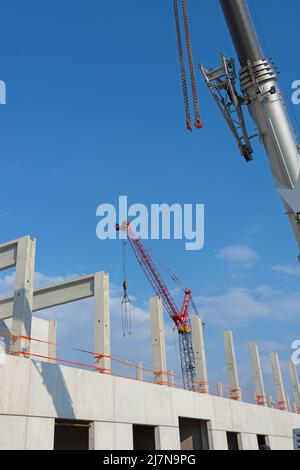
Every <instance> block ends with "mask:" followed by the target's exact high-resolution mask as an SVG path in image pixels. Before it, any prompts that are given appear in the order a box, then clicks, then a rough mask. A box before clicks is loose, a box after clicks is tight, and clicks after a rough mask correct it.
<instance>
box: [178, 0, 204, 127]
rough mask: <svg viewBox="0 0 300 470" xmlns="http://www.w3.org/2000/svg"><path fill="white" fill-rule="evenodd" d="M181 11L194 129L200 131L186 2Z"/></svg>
mask: <svg viewBox="0 0 300 470" xmlns="http://www.w3.org/2000/svg"><path fill="white" fill-rule="evenodd" d="M182 11H183V19H184V28H185V37H186V46H187V52H188V59H189V67H190V76H191V85H192V93H193V102H194V111H195V127H196V128H197V129H201V128H202V127H203V123H202V120H201V117H200V110H199V101H198V93H197V86H196V79H195V68H194V61H193V53H192V46H191V35H190V28H189V20H188V12H187V6H186V0H182Z"/></svg>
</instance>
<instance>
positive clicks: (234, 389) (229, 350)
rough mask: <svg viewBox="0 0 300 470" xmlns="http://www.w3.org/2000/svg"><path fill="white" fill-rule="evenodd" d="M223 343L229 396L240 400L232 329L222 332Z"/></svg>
mask: <svg viewBox="0 0 300 470" xmlns="http://www.w3.org/2000/svg"><path fill="white" fill-rule="evenodd" d="M224 345H225V356H226V367H227V374H228V381H229V386H230V396H231V398H232V399H234V400H242V393H241V389H240V383H239V376H238V370H237V364H236V356H235V349H234V342H233V335H232V331H225V332H224Z"/></svg>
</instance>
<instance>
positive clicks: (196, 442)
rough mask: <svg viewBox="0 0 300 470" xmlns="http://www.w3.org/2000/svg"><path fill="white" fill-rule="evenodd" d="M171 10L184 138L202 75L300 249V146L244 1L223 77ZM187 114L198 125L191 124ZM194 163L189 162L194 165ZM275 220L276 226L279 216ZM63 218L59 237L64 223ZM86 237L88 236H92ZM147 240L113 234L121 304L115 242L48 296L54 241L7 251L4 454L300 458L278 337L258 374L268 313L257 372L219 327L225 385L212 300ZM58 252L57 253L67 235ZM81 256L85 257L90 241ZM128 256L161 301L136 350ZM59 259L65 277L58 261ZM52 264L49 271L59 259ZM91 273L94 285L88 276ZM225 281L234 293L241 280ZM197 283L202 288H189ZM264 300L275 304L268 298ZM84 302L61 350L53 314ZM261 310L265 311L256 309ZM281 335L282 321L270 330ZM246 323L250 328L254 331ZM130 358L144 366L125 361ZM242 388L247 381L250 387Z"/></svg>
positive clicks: (1, 365) (148, 307)
mask: <svg viewBox="0 0 300 470" xmlns="http://www.w3.org/2000/svg"><path fill="white" fill-rule="evenodd" d="M169 4H170V6H171V8H170V10H171V13H172V15H173V13H174V20H175V32H176V37H177V46H178V53H179V66H180V71H181V79H182V85H183V95H184V105H185V120H186V127H187V130H188V131H192V130H195V129H196V130H197V132H198V130H199V132H202V129H203V127H204V123H203V121H202V115H201V114H200V106H199V96H198V92H197V81H198V79H197V78H196V77H197V75H200V76H201V77H200V78H201V79H202V82H203V83H204V84H206V85H207V87H205V92H206V94H207V95H208V96H209V98H211V96H210V95H212V98H213V100H210V101H209V103H211V102H212V101H214V102H215V103H216V104H217V108H218V113H219V114H218V116H219V118H220V120H221V119H222V116H223V118H224V119H225V123H226V124H227V126H226V132H227V131H228V127H229V130H230V132H231V134H232V135H233V137H234V145H235V147H234V148H235V149H236V151H237V153H239V154H240V155H241V157H242V160H243V163H244V162H246V164H247V165H248V164H249V163H250V164H251V162H252V160H253V156H254V153H255V151H254V148H253V139H256V140H257V141H258V143H259V145H260V147H261V148H263V147H264V151H265V154H267V157H268V161H269V166H270V167H271V173H272V182H273V184H274V183H275V187H276V189H277V191H278V193H279V195H280V198H281V199H282V202H283V207H284V209H283V210H284V211H285V218H284V221H285V219H286V221H285V225H288V223H289V225H290V226H291V229H292V230H291V233H292V234H293V236H294V238H295V239H296V244H297V246H298V249H299V248H300V155H299V145H298V143H297V136H296V133H295V131H294V128H293V125H292V124H291V117H290V115H289V111H288V109H287V107H286V105H285V101H284V96H283V93H282V92H281V89H280V82H279V79H278V71H277V69H276V66H275V64H274V63H273V62H272V60H271V59H269V58H267V57H266V55H265V53H264V51H263V47H262V45H261V44H260V40H259V37H258V35H257V32H256V29H255V26H254V21H253V18H252V15H251V8H250V9H249V6H248V4H247V2H246V0H220V1H218V2H217V1H216V4H217V7H218V9H219V10H220V13H221V14H222V20H224V18H225V22H224V24H223V27H224V29H225V27H226V26H227V28H228V30H229V33H230V37H231V39H232V42H233V45H234V47H235V51H236V55H237V59H238V60H237V61H234V60H233V59H228V58H227V56H226V55H225V53H222V54H221V62H220V64H219V65H218V67H217V68H215V69H212V68H206V66H204V65H202V64H199V67H198V68H197V70H196V67H195V66H194V61H193V60H194V59H193V56H192V44H191V35H190V26H189V25H190V23H191V20H190V19H189V17H188V10H187V5H188V2H186V1H185V0H182V1H177V0H172V1H171V0H170V1H169ZM173 26H174V24H173ZM173 39H174V38H173ZM221 46H222V45H220V47H221ZM185 49H186V53H185V52H184V51H185ZM187 65H188V66H187ZM177 66H178V64H177ZM239 67H240V70H239V69H238V68H239ZM237 69H238V70H237ZM188 72H189V73H188ZM188 75H189V80H190V84H189V82H188ZM189 88H190V89H191V96H192V100H191V103H192V104H190V100H189V94H190V92H189ZM212 105H214V103H213V104H212ZM191 108H193V109H194V112H195V119H194V122H193V119H192V117H191ZM248 114H249V116H248ZM246 116H247V117H246ZM249 121H251V122H252V124H253V128H254V129H253V134H252V131H250V130H249ZM200 130H201V131H200ZM224 132H225V131H224ZM228 133H229V132H227V134H228ZM230 137H231V136H230V133H229V136H228V135H226V139H228V140H229V138H230ZM261 144H262V145H261ZM262 146H263V147H262ZM185 158H186V159H187V160H188V155H185ZM79 166H80V165H79ZM112 166H113V163H112ZM80 171H81V170H80V169H79V172H80ZM187 184H188V183H187ZM151 189H152V190H153V188H151ZM54 190H55V188H54ZM54 192H55V191H54ZM204 196H205V195H204ZM217 197H218V198H219V197H220V198H221V197H222V196H221V195H219V194H218V196H217ZM250 204H251V201H250ZM278 205H279V204H278ZM208 210H209V209H208ZM264 210H265V208H263V209H262V212H263V211H264ZM276 210H277V211H278V212H280V208H278V206H277V207H276ZM56 211H57V214H58V213H59V211H60V208H58V209H57V208H55V213H56ZM45 217H46V216H45ZM57 217H58V219H57V220H58V222H57V230H58V226H59V225H61V220H60V218H59V215H58V216H57ZM214 221H215V223H216V224H217V221H216V219H214ZM84 223H85V222H84V221H83V220H80V222H79V224H80V225H82V226H83V225H84ZM137 226H138V224H137V223H136V224H134V221H133V220H117V221H116V224H115V225H114V232H115V237H116V238H117V237H119V238H120V240H115V241H113V242H111V243H115V244H116V245H117V244H118V247H121V250H122V259H121V261H120V269H119V271H120V272H121V274H120V275H119V278H118V282H119V284H120V285H119V286H118V289H119V290H118V292H117V294H116V282H115V277H116V276H115V275H114V273H110V272H108V271H109V269H108V267H107V266H106V259H105V261H102V260H101V249H102V250H103V251H102V252H103V253H104V252H106V251H107V252H108V251H109V248H108V246H109V245H105V243H106V242H105V241H101V243H100V242H99V246H100V255H99V256H98V254H97V257H98V258H97V263H96V264H97V266H99V270H95V271H96V272H92V274H78V275H76V276H66V275H65V273H61V276H60V274H58V276H57V277H56V278H55V279H54V277H53V280H52V282H51V279H50V278H49V279H50V280H49V279H47V280H46V281H43V282H42V283H40V284H39V283H38V282H37V280H38V279H39V277H41V274H40V266H42V265H43V257H44V256H45V255H44V253H45V251H44V246H45V245H44V241H43V242H42V243H41V246H39V237H38V236H37V237H36V238H35V234H34V233H30V234H28V233H27V225H26V229H25V233H24V232H22V233H21V234H20V227H18V229H17V230H18V231H16V233H18V235H17V236H16V237H14V238H12V239H10V240H1V242H0V272H1V273H2V271H3V274H4V275H5V273H8V274H7V277H6V278H5V277H3V276H2V277H1V278H0V450H112V451H114V450H116V451H117V450H123V451H127V450H130V451H139V450H152V451H167V450H172V451H193V450H195V451H198V450H252V451H258V450H285V451H287V450H300V384H299V377H298V367H299V366H298V364H297V363H296V361H295V360H293V357H292V353H291V358H290V360H288V361H286V363H285V367H286V373H283V370H282V368H283V361H282V360H281V357H280V352H281V351H282V349H281V351H276V349H275V341H274V342H272V341H271V340H272V338H271V336H270V338H268V339H269V340H270V343H271V349H270V350H268V357H267V359H266V358H265V355H264V358H263V360H262V357H261V351H260V345H259V338H261V337H262V336H261V331H260V330H262V329H263V328H260V326H259V325H260V323H259V322H260V321H261V322H263V320H264V319H263V318H262V317H263V314H264V311H263V314H262V315H261V317H259V318H258V321H257V325H256V327H255V328H256V329H254V330H253V331H254V333H255V332H256V333H257V336H258V339H257V341H256V340H255V339H254V341H252V340H251V338H253V331H251V334H250V333H249V334H245V333H244V332H245V330H242V327H241V331H243V341H244V343H246V349H247V355H248V356H247V360H246V362H247V366H244V364H243V365H242V364H241V366H240V364H239V360H238V357H237V354H236V341H237V336H238V334H239V327H236V330H237V331H234V332H233V329H232V327H231V324H232V322H233V320H232V317H230V316H229V317H228V319H227V318H226V316H225V317H224V318H222V324H221V325H222V326H223V325H224V324H225V325H228V326H227V327H225V328H223V331H222V334H219V332H220V326H219V325H218V336H217V338H218V339H217V341H218V342H220V343H221V344H222V350H223V351H224V353H223V356H222V357H219V361H220V362H221V363H222V368H223V370H224V375H225V376H226V380H227V381H224V380H222V381H216V380H215V377H216V373H215V371H213V370H212V368H210V367H209V365H208V363H209V361H208V358H209V357H210V354H211V355H213V353H214V354H216V352H215V351H214V350H213V349H214V344H213V341H212V340H211V339H210V341H209V347H208V346H207V341H206V339H207V325H210V322H212V325H211V326H210V328H211V329H212V328H214V323H213V319H211V318H210V317H209V315H208V314H207V310H205V309H204V314H203V312H202V306H203V304H204V300H203V298H204V293H203V294H202V300H201V297H199V296H197V295H196V294H194V292H195V289H194V288H193V289H191V288H189V287H187V286H186V285H185V284H184V283H183V282H182V281H181V280H179V277H178V276H180V277H181V274H182V272H181V271H180V264H178V263H176V253H173V252H172V253H171V256H172V259H173V260H174V264H175V265H176V266H177V268H176V272H177V271H178V270H179V272H178V275H177V274H174V273H173V271H171V269H170V268H169V267H167V266H166V265H165V264H164V263H163V261H161V259H160V258H159V257H158V255H157V256H156V253H155V250H154V249H153V250H152V247H151V248H150V247H149V245H151V244H150V242H149V243H148V241H145V242H144V240H143V239H142V237H140V236H139V235H140V234H139V233H138V229H137ZM54 229H55V227H54ZM69 229H70V231H71V228H70V227H69ZM22 230H23V229H22ZM47 230H48V227H47ZM51 230H53V227H52V228H51ZM273 230H276V227H275V225H274V229H273ZM286 230H288V227H286ZM74 232H75V231H74ZM74 232H72V234H71V233H70V235H69V236H70V238H71V236H73V233H74ZM52 233H53V232H52ZM222 236H223V234H222ZM78 238H80V236H79V237H78ZM54 243H57V246H58V245H60V240H59V235H58V234H57V239H56V242H54ZM161 243H168V241H164V242H161ZM70 244H71V242H70ZM101 244H102V245H101ZM74 246H75V245H74ZM76 246H80V241H79V242H78V245H76ZM82 246H83V251H82V252H80V253H79V254H78V252H76V254H74V257H70V260H71V261H70V263H74V271H73V272H81V271H82V270H80V268H79V269H78V268H77V266H76V265H75V263H77V262H78V260H80V262H83V263H85V261H84V258H85V256H87V253H88V251H89V244H88V243H86V244H84V243H82ZM110 246H112V245H110ZM292 248H293V250H294V248H295V246H293V247H292ZM127 252H128V253H127ZM129 255H130V256H131V258H133V259H134V263H135V268H136V271H137V277H138V278H139V279H140V278H141V282H144V283H145V284H146V285H147V287H149V289H150V292H152V295H151V296H150V298H148V297H147V298H145V297H144V296H143V294H141V297H143V299H142V301H141V302H140V304H139V308H140V310H139V311H138V313H139V315H140V316H142V315H144V316H146V318H147V319H149V323H144V324H143V325H147V328H148V329H149V332H148V333H147V334H146V335H145V336H143V337H142V338H141V339H140V341H141V342H140V343H135V340H136V339H135V336H134V330H135V325H134V322H135V321H137V318H138V316H137V306H135V305H134V304H135V302H136V303H137V300H136V298H135V296H134V295H133V294H132V292H131V284H130V281H129V279H128V278H130V275H128V270H129V268H128V257H129ZM103 256H104V255H103ZM108 256H109V255H108ZM209 256H212V255H209ZM93 257H95V255H93ZM53 258H54V259H53V266H55V263H58V261H59V255H58V256H57V257H56V256H54V257H53ZM223 258H224V256H223ZM295 258H297V253H295ZM75 259H76V260H77V261H75ZM189 259H190V260H191V259H192V258H189ZM299 260H300V255H299ZM246 261H247V260H246ZM47 262H49V263H50V264H51V269H52V270H53V269H54V268H53V266H52V259H48V260H47ZM130 263H131V261H130ZM132 263H133V262H132ZM87 264H88V263H87ZM37 266H38V269H37ZM91 266H94V265H93V264H92V263H91ZM178 267H179V269H178ZM130 269H131V268H130ZM76 270H77V271H76ZM84 270H85V271H87V272H89V270H88V267H87V268H86V267H85V268H84ZM91 271H92V270H91ZM130 272H131V271H130ZM234 274H236V273H234ZM238 274H239V275H240V274H241V273H240V272H239V273H238ZM228 278H229V279H230V282H232V283H233V282H235V279H234V277H233V276H232V278H230V276H229V275H228ZM112 279H113V281H112ZM120 279H121V282H120ZM167 279H168V280H167ZM5 282H6V283H9V288H10V293H9V294H8V290H7V291H6V290H4V288H3V286H4V285H5ZM169 282H170V283H169ZM171 282H172V283H173V284H175V287H173V284H171ZM189 282H191V285H194V282H193V281H191V278H189ZM246 282H247V279H246ZM263 288H264V291H263V292H264V293H265V292H266V286H265V284H264V285H263ZM1 289H2V290H1ZM201 289H202V287H201ZM240 292H241V291H240ZM243 292H245V291H243ZM271 295H273V291H272V292H271ZM243 298H244V297H243ZM88 299H89V300H88ZM85 300H88V301H89V302H90V303H89V308H90V310H91V312H92V315H91V316H90V317H87V316H85V314H84V313H82V318H81V320H82V324H80V323H79V321H78V322H77V320H75V319H74V325H75V326H74V327H73V329H71V325H70V331H71V332H68V334H69V336H68V338H74V341H73V339H72V341H71V340H68V341H64V336H63V335H60V333H61V331H60V328H61V329H63V326H62V324H61V323H60V316H59V313H58V314H57V315H55V309H56V308H64V307H65V306H67V305H70V309H71V310H70V311H71V312H72V315H73V316H76V315H77V313H78V312H80V308H81V305H83V304H81V303H80V302H82V301H85ZM201 302H202V303H201ZM221 303H222V302H221ZM76 305H79V307H77V308H76ZM273 305H274V304H272V306H273ZM284 305H286V312H283V313H284V314H286V316H287V319H289V312H288V308H289V306H290V305H291V302H289V303H286V304H284ZM254 307H256V304H254V303H253V304H251V308H254ZM229 308H231V305H229ZM232 308H234V305H232ZM280 308H281V307H280ZM290 308H292V307H290ZM112 311H113V313H112ZM44 312H46V313H47V315H44ZM115 312H117V315H118V322H119V324H120V330H121V333H122V334H123V338H127V339H128V341H130V342H131V344H132V345H133V346H132V348H133V349H132V350H131V351H128V350H126V348H125V347H124V349H122V344H127V343H122V334H119V333H120V332H119V331H118V332H116V331H115V328H114V325H115V323H114V322H113V321H114V316H115ZM43 315H44V316H43ZM52 315H53V316H52ZM79 316H80V315H79ZM147 321H148V320H147ZM276 321H277V320H276V318H274V320H273V323H276ZM243 322H246V328H247V318H243ZM87 324H88V326H87V327H88V328H89V331H90V332H92V337H93V344H92V345H91V344H90V343H89V341H87V340H86V336H85V329H84V328H85V327H86V325H87ZM80 325H81V326H80ZM84 325H85V326H84ZM76 328H77V331H76V332H75V329H76ZM278 328H279V329H280V328H281V327H280V321H279V326H278ZM295 328H296V324H295V325H294V326H293V324H291V326H290V329H288V327H287V330H288V333H286V335H287V337H288V338H289V339H290V338H293V336H291V335H293V334H295V332H294V331H293V329H295ZM138 331H140V330H138ZM209 331H211V330H209ZM75 333H76V334H75ZM81 333H82V335H81ZM64 334H65V332H64ZM71 335H73V336H71ZM76 335H77V336H76ZM222 335H223V336H222ZM270 335H271V333H270ZM170 337H172V341H174V344H175V346H174V348H175V353H174V351H173V349H171V347H170V341H171V340H170ZM61 338H63V340H62V339H61ZM112 338H114V342H113V340H112ZM215 338H216V336H214V341H216V340H215ZM295 339H296V338H295ZM115 344H118V350H116V349H115V348H114V345H115ZM135 344H136V346H135ZM137 344H139V346H137ZM140 344H142V347H141V346H140ZM273 345H274V349H273ZM216 350H217V351H219V349H216ZM119 351H121V355H120V353H119ZM218 354H219V352H218ZM175 355H176V357H177V358H178V362H177V363H176V361H175V359H174V356H175ZM128 356H130V358H134V359H133V360H132V359H130V360H128V359H127V357H128ZM171 356H173V357H171ZM219 356H220V354H219ZM266 362H267V365H266ZM170 364H171V366H170ZM265 370H269V371H270V372H269V379H270V378H271V379H270V380H271V383H272V385H271V388H272V390H273V395H270V393H269V392H268V390H269V389H270V386H269V382H268V384H267V385H266V380H265V372H264V371H265ZM245 371H246V372H245ZM245 374H247V380H244V378H243V380H241V375H243V376H244V375H245ZM249 375H250V377H249ZM211 377H213V378H211ZM269 379H268V380H269ZM248 380H249V382H248ZM242 382H243V383H245V382H247V383H250V384H251V385H250V389H245V388H244V387H243V385H242Z"/></svg>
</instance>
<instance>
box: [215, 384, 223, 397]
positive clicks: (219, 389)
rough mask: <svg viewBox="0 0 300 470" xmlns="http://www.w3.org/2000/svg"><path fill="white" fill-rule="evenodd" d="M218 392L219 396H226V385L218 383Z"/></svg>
mask: <svg viewBox="0 0 300 470" xmlns="http://www.w3.org/2000/svg"><path fill="white" fill-rule="evenodd" d="M217 392H218V396H219V397H224V387H223V384H217Z"/></svg>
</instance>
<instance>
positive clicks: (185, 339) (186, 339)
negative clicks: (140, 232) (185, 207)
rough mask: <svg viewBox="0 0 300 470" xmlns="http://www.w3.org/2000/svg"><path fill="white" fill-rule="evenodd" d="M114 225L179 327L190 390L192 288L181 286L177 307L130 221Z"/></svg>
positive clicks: (183, 367) (192, 379)
mask: <svg viewBox="0 0 300 470" xmlns="http://www.w3.org/2000/svg"><path fill="white" fill-rule="evenodd" d="M116 229H117V231H120V230H121V231H123V232H125V233H126V234H127V238H128V241H129V244H130V246H131V248H132V250H133V252H134V254H135V256H136V258H137V260H138V262H139V264H140V266H141V268H142V270H143V271H144V273H145V275H146V277H147V279H148V280H149V282H150V284H151V286H152V288H153V290H154V292H155V293H156V295H157V296H158V297H160V299H161V301H162V303H163V306H164V308H165V310H166V311H167V312H168V314H169V316H170V317H171V319H172V321H173V323H174V325H175V327H176V329H177V331H178V337H179V349H180V361H181V370H182V380H183V385H184V388H185V389H187V390H193V389H194V383H195V359H194V351H193V342H192V335H191V327H190V316H189V307H190V304H191V302H192V291H191V290H190V289H186V288H184V299H183V302H182V306H181V309H180V310H178V308H177V306H176V303H175V301H174V299H173V297H172V295H171V293H170V291H169V289H168V287H167V285H166V283H165V281H164V279H163V278H162V276H161V274H160V272H159V271H158V269H157V267H156V266H155V263H154V261H153V259H152V256H151V253H150V251H149V250H148V248H146V247H145V245H144V244H143V243H142V241H141V240H140V239H139V238H138V237H137V236H136V235H135V233H134V231H133V230H132V228H131V225H130V222H124V223H123V224H122V225H119V224H117V226H116Z"/></svg>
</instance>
